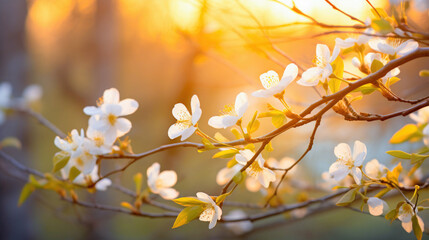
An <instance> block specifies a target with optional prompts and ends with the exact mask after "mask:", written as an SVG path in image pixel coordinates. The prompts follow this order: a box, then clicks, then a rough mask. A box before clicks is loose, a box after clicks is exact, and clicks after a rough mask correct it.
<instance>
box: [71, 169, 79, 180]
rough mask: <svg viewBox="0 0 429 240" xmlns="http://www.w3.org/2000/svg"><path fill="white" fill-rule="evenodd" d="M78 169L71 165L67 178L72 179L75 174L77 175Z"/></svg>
mask: <svg viewBox="0 0 429 240" xmlns="http://www.w3.org/2000/svg"><path fill="white" fill-rule="evenodd" d="M79 174H80V171H79V169H77V168H76V167H71V168H70V172H69V180H70V181H73V180H74V179H75V178H76V177H77V176H79Z"/></svg>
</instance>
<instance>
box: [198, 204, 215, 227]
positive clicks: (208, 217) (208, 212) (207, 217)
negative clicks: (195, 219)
mask: <svg viewBox="0 0 429 240" xmlns="http://www.w3.org/2000/svg"><path fill="white" fill-rule="evenodd" d="M214 214H215V210H214V208H212V207H209V208H206V209H205V210H204V211H203V212H202V213H201V214H200V217H199V220H200V221H203V222H210V221H212V220H213V219H215V218H214V217H213V216H214ZM215 220H216V219H215ZM209 228H210V227H209Z"/></svg>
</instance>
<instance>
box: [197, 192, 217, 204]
mask: <svg viewBox="0 0 429 240" xmlns="http://www.w3.org/2000/svg"><path fill="white" fill-rule="evenodd" d="M197 198H198V199H199V200H201V201H203V202H206V203H212V202H213V200H212V198H211V197H210V196H209V195H208V194H207V193H203V192H197Z"/></svg>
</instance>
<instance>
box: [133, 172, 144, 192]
mask: <svg viewBox="0 0 429 240" xmlns="http://www.w3.org/2000/svg"><path fill="white" fill-rule="evenodd" d="M133 180H134V184H135V185H136V194H137V195H140V192H141V190H142V184H143V175H142V174H141V173H137V174H136V175H134V178H133Z"/></svg>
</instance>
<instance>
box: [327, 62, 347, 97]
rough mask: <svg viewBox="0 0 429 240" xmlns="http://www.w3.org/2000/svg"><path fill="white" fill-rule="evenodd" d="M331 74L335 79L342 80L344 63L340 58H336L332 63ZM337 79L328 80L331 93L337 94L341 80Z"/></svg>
mask: <svg viewBox="0 0 429 240" xmlns="http://www.w3.org/2000/svg"><path fill="white" fill-rule="evenodd" d="M331 65H332V74H334V75H335V76H336V77H337V78H340V79H342V78H343V74H344V62H343V59H342V58H341V57H337V58H336V59H335V60H334V61H333V62H332V63H331ZM337 78H331V79H329V82H328V86H329V89H330V90H331V92H332V93H336V92H338V90H340V86H341V80H339V79H337Z"/></svg>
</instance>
